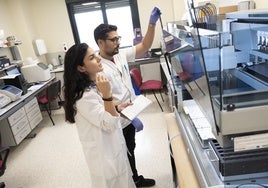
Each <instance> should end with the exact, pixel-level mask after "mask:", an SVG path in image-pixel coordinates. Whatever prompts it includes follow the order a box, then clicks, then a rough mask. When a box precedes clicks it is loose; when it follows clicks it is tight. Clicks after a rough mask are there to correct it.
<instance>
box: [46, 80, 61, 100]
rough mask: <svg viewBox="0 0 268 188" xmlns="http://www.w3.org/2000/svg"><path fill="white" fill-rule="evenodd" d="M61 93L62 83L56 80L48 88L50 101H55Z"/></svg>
mask: <svg viewBox="0 0 268 188" xmlns="http://www.w3.org/2000/svg"><path fill="white" fill-rule="evenodd" d="M60 92H61V81H60V80H56V81H54V82H52V83H51V84H50V85H49V86H48V87H47V99H48V101H51V100H55V99H56V98H57V97H58V96H59V94H60Z"/></svg>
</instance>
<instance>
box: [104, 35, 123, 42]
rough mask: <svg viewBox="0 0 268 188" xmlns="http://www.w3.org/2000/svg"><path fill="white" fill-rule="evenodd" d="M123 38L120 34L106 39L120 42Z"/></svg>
mask: <svg viewBox="0 0 268 188" xmlns="http://www.w3.org/2000/svg"><path fill="white" fill-rule="evenodd" d="M121 38H122V37H121V36H118V37H114V38H111V39H105V40H109V41H112V42H113V43H118V42H120V40H121Z"/></svg>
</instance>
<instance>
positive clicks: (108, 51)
mask: <svg viewBox="0 0 268 188" xmlns="http://www.w3.org/2000/svg"><path fill="white" fill-rule="evenodd" d="M160 15H161V11H160V10H159V9H158V8H157V7H155V8H154V9H153V10H152V13H151V16H150V21H149V26H148V30H147V32H146V34H145V37H144V39H143V40H142V42H141V43H139V44H137V45H136V46H133V47H129V48H124V49H120V50H119V46H120V39H121V37H120V36H119V35H118V33H117V27H116V26H114V25H109V24H100V25H99V26H98V27H97V28H96V29H95V30H94V38H95V41H96V43H97V45H98V46H99V49H100V52H99V55H100V56H101V62H102V65H103V68H104V69H103V74H104V75H105V76H106V77H107V78H108V79H109V81H110V83H111V89H112V93H113V98H114V99H115V100H116V101H117V103H118V104H121V103H123V102H126V101H133V100H134V99H135V93H134V90H133V87H132V83H131V77H130V74H129V67H128V62H134V61H135V58H136V57H139V56H141V55H143V54H144V53H145V52H147V51H148V50H149V49H150V48H151V46H152V43H153V39H154V35H155V24H156V22H157V20H158V19H159V18H160ZM121 124H122V128H123V133H124V137H125V140H126V144H127V148H128V151H129V153H128V159H129V162H130V166H131V169H132V172H133V180H134V182H135V184H136V186H137V187H151V186H154V185H155V180H153V179H149V178H144V177H143V176H142V175H138V172H137V169H136V162H135V153H134V149H135V146H136V143H135V132H136V131H139V130H141V129H142V128H143V125H142V123H141V121H140V120H139V119H137V118H136V119H134V120H133V121H132V122H131V121H129V120H127V119H125V118H121Z"/></svg>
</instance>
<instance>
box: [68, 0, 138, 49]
mask: <svg viewBox="0 0 268 188" xmlns="http://www.w3.org/2000/svg"><path fill="white" fill-rule="evenodd" d="M66 5H67V9H68V13H69V17H70V22H71V26H72V30H73V35H74V39H75V42H76V43H80V42H86V43H88V44H89V46H91V47H92V48H94V49H95V50H97V49H98V46H97V44H96V42H95V40H94V29H95V28H96V27H97V26H98V25H99V24H101V23H109V24H112V25H116V26H117V28H118V30H117V32H118V34H119V35H120V36H122V40H121V45H120V46H121V47H126V46H131V45H133V39H134V28H137V27H138V28H139V27H140V22H139V15H138V9H137V2H136V0H111V1H109V2H107V1H104V0H98V1H97V0H96V1H94V2H92V1H90V0H88V1H85V0H83V1H82V0H81V1H77V0H76V1H75V0H66ZM122 15H124V19H122Z"/></svg>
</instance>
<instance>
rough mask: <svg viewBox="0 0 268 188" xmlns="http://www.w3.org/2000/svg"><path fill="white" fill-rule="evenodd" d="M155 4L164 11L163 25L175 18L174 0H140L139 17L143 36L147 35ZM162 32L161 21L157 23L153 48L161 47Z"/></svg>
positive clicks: (162, 16)
mask: <svg viewBox="0 0 268 188" xmlns="http://www.w3.org/2000/svg"><path fill="white" fill-rule="evenodd" d="M155 6H156V7H159V8H160V10H161V12H162V15H161V18H162V23H163V25H166V22H167V21H172V20H174V19H173V18H174V12H173V8H172V6H173V0H165V1H163V0H138V8H139V17H140V23H141V29H142V35H143V36H144V35H145V32H146V30H147V28H148V24H149V18H150V14H151V11H152V10H153V8H154V7H155ZM161 33H162V30H161V26H160V21H159V22H158V23H157V25H156V33H155V40H154V43H153V45H152V48H157V47H160V36H161Z"/></svg>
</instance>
